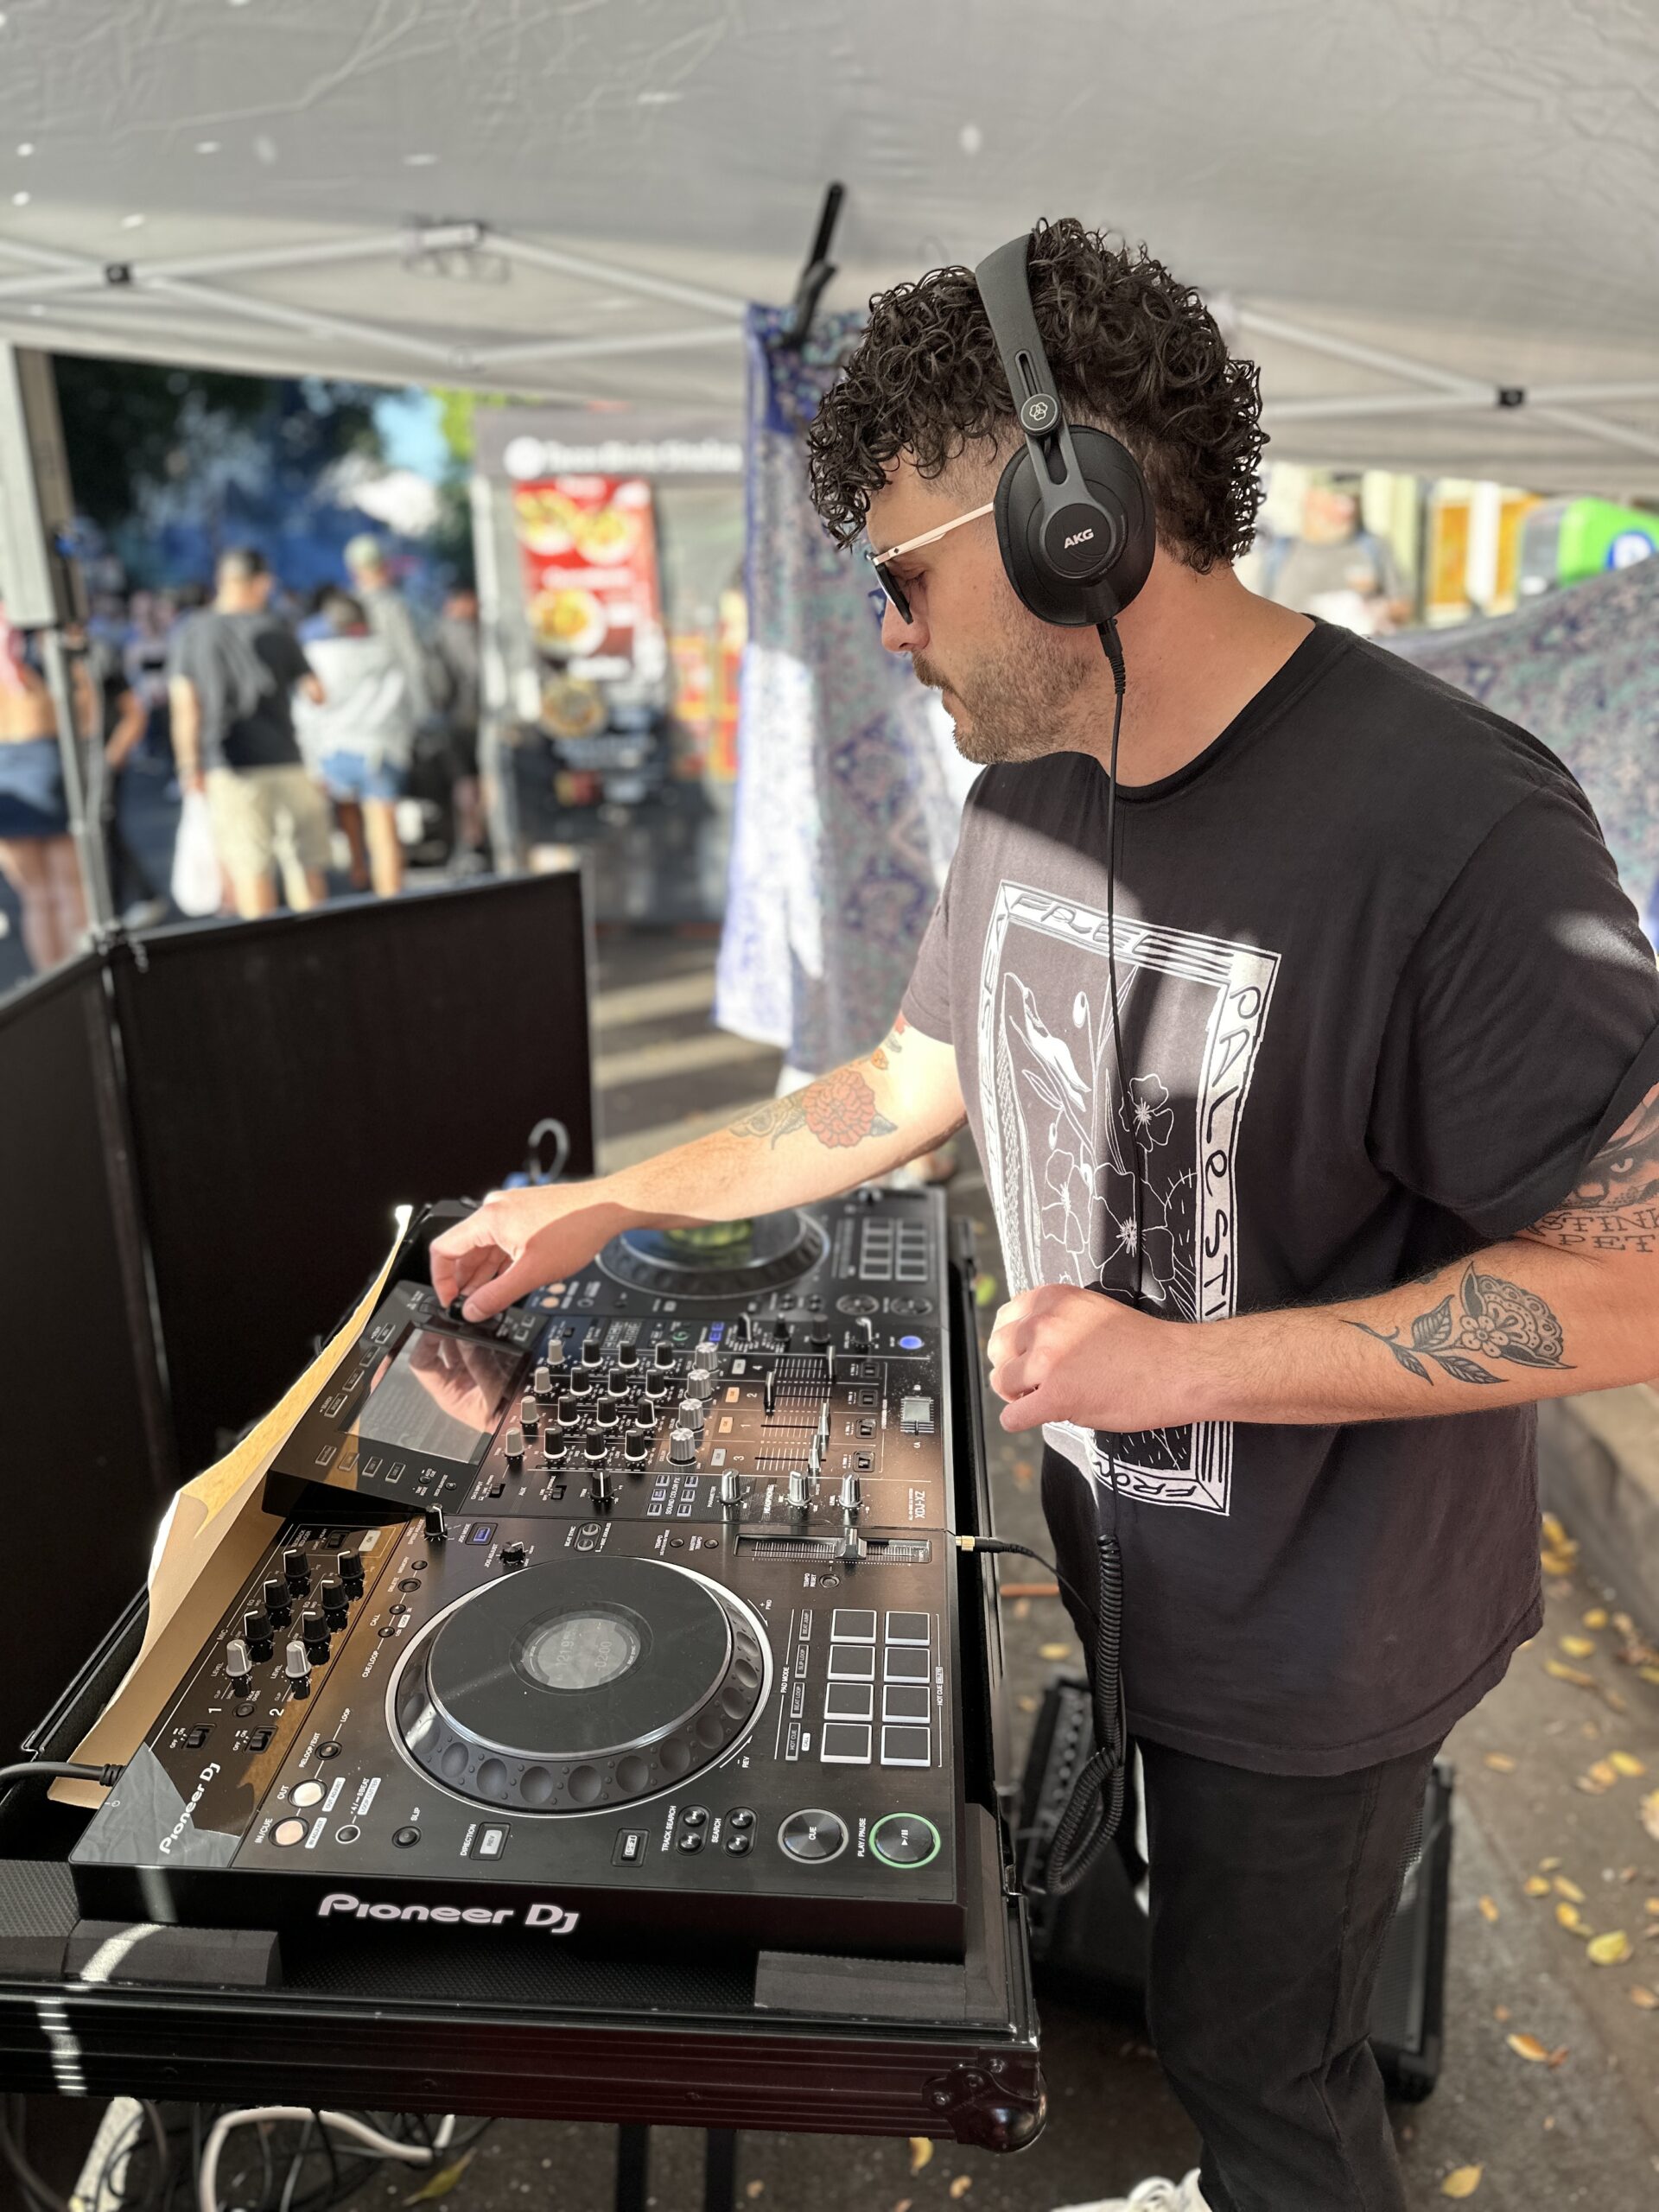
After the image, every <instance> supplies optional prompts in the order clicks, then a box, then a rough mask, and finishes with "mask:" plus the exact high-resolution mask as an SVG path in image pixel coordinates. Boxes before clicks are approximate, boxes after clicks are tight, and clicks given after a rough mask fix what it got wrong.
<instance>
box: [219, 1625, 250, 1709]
mask: <svg viewBox="0 0 1659 2212" xmlns="http://www.w3.org/2000/svg"><path fill="white" fill-rule="evenodd" d="M252 1663H253V1662H252V1661H251V1659H250V1658H249V1657H248V1647H247V1645H246V1644H245V1643H243V1641H242V1639H241V1637H239V1636H233V1637H232V1638H231V1640H230V1642H229V1643H227V1644H226V1647H225V1672H226V1674H227V1675H229V1676H230V1678H231V1681H232V1686H233V1687H234V1688H235V1689H236V1691H237V1693H238V1695H239V1694H241V1692H242V1691H243V1690H245V1688H247V1686H248V1676H249V1674H250V1672H251V1669H252Z"/></svg>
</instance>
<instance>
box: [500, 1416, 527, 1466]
mask: <svg viewBox="0 0 1659 2212" xmlns="http://www.w3.org/2000/svg"><path fill="white" fill-rule="evenodd" d="M505 1451H506V1455H507V1465H509V1466H510V1467H517V1466H518V1465H522V1463H523V1460H524V1430H523V1429H522V1428H520V1427H518V1424H517V1423H516V1422H515V1423H514V1424H513V1426H512V1427H511V1428H510V1429H509V1430H508V1431H507V1434H506V1442H505Z"/></svg>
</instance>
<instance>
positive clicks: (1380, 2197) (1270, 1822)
mask: <svg viewBox="0 0 1659 2212" xmlns="http://www.w3.org/2000/svg"><path fill="white" fill-rule="evenodd" d="M1141 1757H1142V1760H1143V1762H1144V1770H1145V1777H1146V1793H1147V1834H1148V1836H1149V1839H1150V1847H1151V1904H1152V1950H1151V1974H1150V1993H1149V2009H1150V2014H1151V2023H1152V2035H1153V2041H1154V2043H1155V2044H1156V2045H1157V2048H1158V2056H1159V2057H1160V2059H1161V2060H1162V2062H1163V2065H1164V2069H1165V2070H1166V2073H1167V2074H1168V2075H1169V2078H1170V2081H1171V2082H1172V2084H1173V2088H1174V2090H1175V2093H1176V2094H1177V2096H1179V2099H1180V2101H1181V2102H1182V2103H1183V2104H1184V2105H1185V2107H1186V2109H1187V2111H1188V2113H1190V2114H1191V2115H1192V2120H1194V2122H1195V2123H1196V2125H1197V2126H1198V2131H1199V2133H1200V2134H1201V2135H1202V2136H1203V2139H1204V2158H1203V2161H1202V2164H1201V2165H1200V2167H1199V2181H1200V2184H1201V2186H1202V2188H1203V2190H1204V2193H1205V2197H1206V2198H1207V2200H1208V2201H1209V2202H1210V2204H1211V2207H1212V2208H1213V2212H1402V2208H1403V2207H1404V2204H1405V2201H1406V2200H1405V2194H1404V2190H1403V2189H1402V2184H1401V2179H1400V2172H1399V2168H1398V2164H1397V2162H1396V2160H1395V2151H1394V2140H1393V2138H1392V2136H1391V2135H1390V2133H1389V2124H1388V2119H1387V2116H1386V2114H1385V2113H1384V2110H1383V2081H1382V2076H1381V2075H1379V2073H1378V2072H1377V2068H1376V2060H1375V2059H1374V2058H1373V2057H1372V2056H1371V2053H1370V2046H1369V2044H1367V2041H1366V2032H1367V2028H1368V2025H1369V2023H1370V2009H1371V1994H1372V1991H1373V1988H1374V1986H1375V1984H1376V1973H1377V1964H1378V1961H1379V1959H1380V1958H1381V1955H1382V1950H1383V1938H1384V1937H1385V1936H1386V1935H1387V1933H1388V1929H1389V1920H1390V1918H1391V1917H1392V1916H1393V1912H1394V1907H1395V1899H1396V1897H1397V1896H1398V1892H1399V1888H1400V1882H1401V1878H1402V1875H1403V1873H1404V1872H1405V1866H1406V1859H1407V1854H1408V1850H1409V1848H1410V1845H1411V1840H1412V1834H1413V1830H1414V1824H1415V1822H1416V1819H1417V1815H1418V1812H1419V1810H1420V1809H1421V1805H1422V1802H1423V1792H1424V1789H1426V1787H1427V1781H1428V1770H1429V1767H1430V1764H1432V1762H1433V1757H1434V1751H1433V1747H1431V1748H1430V1749H1428V1750H1427V1751H1414V1752H1411V1753H1410V1754H1409V1755H1408V1756H1407V1757H1406V1758H1397V1759H1390V1760H1389V1761H1388V1762H1387V1764H1384V1765H1382V1766H1372V1767H1365V1768H1362V1769H1361V1770H1358V1771H1357V1772H1356V1773H1353V1774H1343V1775H1336V1776H1332V1777H1328V1778H1323V1779H1318V1778H1313V1777H1302V1776H1294V1775H1274V1774H1251V1773H1248V1772H1246V1771H1245V1770H1244V1769H1243V1768H1242V1767H1230V1766H1221V1765H1218V1764H1216V1762H1215V1761H1213V1760H1211V1759H1200V1758H1192V1757H1191V1756H1190V1755H1189V1754H1188V1753H1186V1752H1185V1751H1169V1750H1166V1748H1164V1747H1163V1746H1161V1745H1157V1744H1147V1743H1143V1744H1142V1745H1141Z"/></svg>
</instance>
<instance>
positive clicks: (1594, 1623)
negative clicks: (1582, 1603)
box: [1584, 1605, 1607, 1628]
mask: <svg viewBox="0 0 1659 2212" xmlns="http://www.w3.org/2000/svg"><path fill="white" fill-rule="evenodd" d="M1584 1624H1585V1626H1586V1628H1605V1627H1606V1625H1607V1608H1606V1606H1605V1605H1592V1606H1591V1608H1590V1610H1589V1611H1588V1612H1587V1613H1586V1615H1585V1617H1584Z"/></svg>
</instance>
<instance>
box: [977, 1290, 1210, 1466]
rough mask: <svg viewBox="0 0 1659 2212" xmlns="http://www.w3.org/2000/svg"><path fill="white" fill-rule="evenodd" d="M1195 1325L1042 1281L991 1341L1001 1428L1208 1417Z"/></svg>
mask: <svg viewBox="0 0 1659 2212" xmlns="http://www.w3.org/2000/svg"><path fill="white" fill-rule="evenodd" d="M1201 1333H1202V1332H1201V1331H1200V1330H1198V1328H1197V1327H1196V1326H1194V1325H1192V1324H1190V1323H1186V1322H1180V1321H1159V1320H1154V1319H1153V1318H1152V1316H1151V1315H1150V1314H1147V1313H1136V1312H1135V1310H1134V1309H1133V1308H1132V1307H1130V1306H1121V1305H1119V1304H1118V1303H1117V1301H1116V1300H1115V1299H1111V1298H1107V1297H1103V1295H1102V1294H1101V1293H1100V1292H1098V1291H1094V1290H1074V1289H1072V1288H1071V1287H1069V1286H1067V1285H1065V1284H1061V1283H1042V1284H1039V1286H1038V1287H1037V1288H1036V1289H1035V1290H1027V1291H1022V1292H1021V1293H1020V1296H1019V1297H1018V1298H1012V1299H1010V1300H1008V1303H1007V1305H1006V1306H1004V1307H1003V1308H1002V1310H1001V1313H999V1314H998V1315H997V1317H996V1320H995V1324H994V1325H993V1326H992V1329H991V1338H990V1344H989V1345H988V1351H989V1354H990V1362H991V1388H992V1389H993V1390H995V1393H996V1395H997V1396H998V1397H999V1398H1006V1399H1007V1401H1008V1403H1007V1405H1006V1406H1005V1407H1004V1408H1003V1409H1002V1426H1003V1427H1004V1428H1006V1429H1011V1430H1017V1429H1025V1428H1038V1427H1041V1425H1042V1423H1043V1422H1044V1421H1075V1422H1076V1423H1077V1426H1078V1427H1080V1428H1101V1429H1106V1430H1109V1431H1110V1432H1112V1433H1116V1434H1117V1435H1128V1434H1129V1433H1132V1432H1134V1431H1135V1430H1137V1429H1143V1428H1170V1427H1179V1425H1180V1424H1181V1423H1182V1422H1184V1421H1196V1420H1198V1419H1200V1418H1201V1414H1200V1410H1199V1408H1198V1388H1197V1380H1198V1378H1197V1375H1196V1371H1195V1370H1196V1359H1195V1353H1196V1350H1197V1346H1196V1344H1195V1341H1194V1340H1195V1338H1198V1336H1199V1335H1200V1334H1201Z"/></svg>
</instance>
